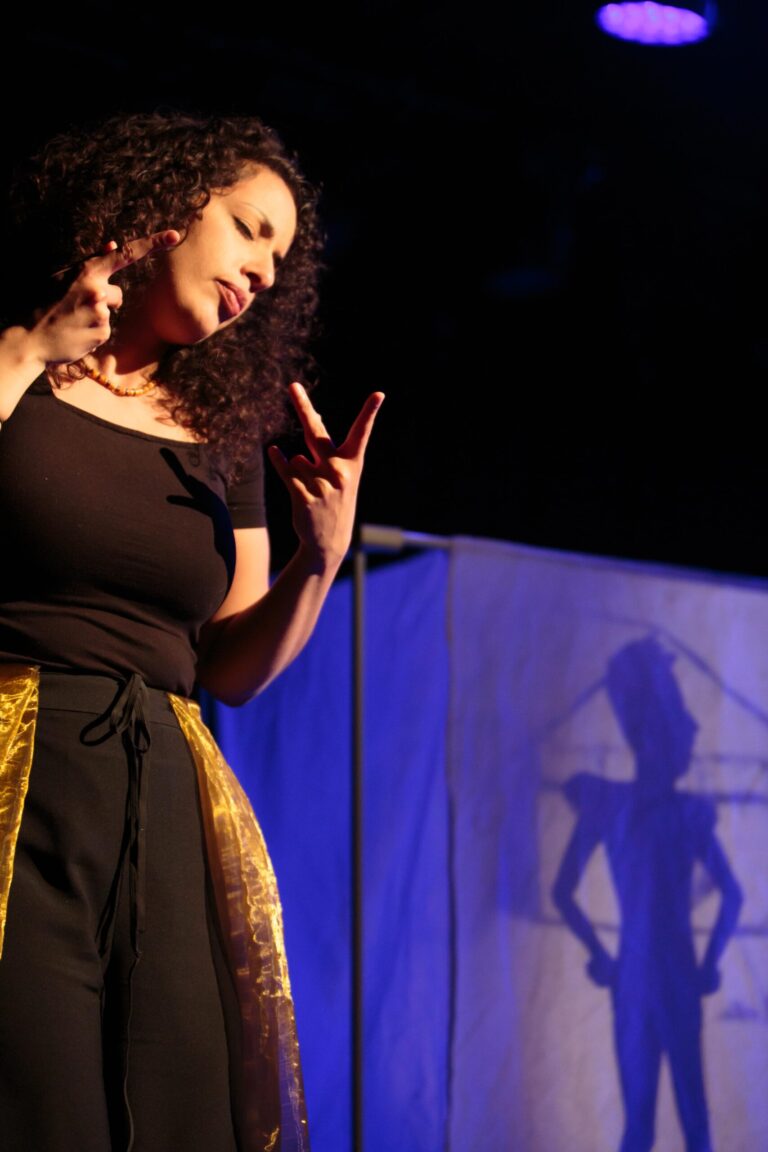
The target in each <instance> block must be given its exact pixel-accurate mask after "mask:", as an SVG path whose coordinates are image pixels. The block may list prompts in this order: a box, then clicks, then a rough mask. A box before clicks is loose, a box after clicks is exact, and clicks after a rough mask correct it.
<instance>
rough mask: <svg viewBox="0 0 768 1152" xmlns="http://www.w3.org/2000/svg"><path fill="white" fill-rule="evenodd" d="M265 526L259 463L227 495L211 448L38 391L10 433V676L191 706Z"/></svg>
mask: <svg viewBox="0 0 768 1152" xmlns="http://www.w3.org/2000/svg"><path fill="white" fill-rule="evenodd" d="M264 526H266V515H265V508H264V477H263V458H262V454H261V452H260V451H259V452H257V453H256V454H255V455H254V458H253V463H252V467H251V469H250V470H249V473H248V475H247V476H246V477H245V478H244V479H243V480H242V482H240V483H238V484H237V485H228V484H227V481H226V478H225V474H224V469H223V466H222V463H221V461H217V460H216V458H215V457H214V455H213V453H210V452H209V451H208V450H207V448H206V447H205V445H203V444H192V443H187V442H183V441H178V440H171V439H168V438H164V437H162V436H153V435H148V434H145V433H143V432H134V431H132V430H130V429H126V428H123V427H121V426H119V425H116V424H112V423H110V422H109V421H106V420H103V419H101V418H100V417H97V416H92V415H91V414H90V413H87V412H83V411H81V410H80V409H79V408H75V407H73V406H72V405H71V404H68V403H66V402H65V401H62V400H60V399H59V398H58V397H57V396H55V395H54V393H53V391H52V389H51V387H50V385H49V383H48V382H47V380H46V379H45V378H41V379H40V380H38V381H37V382H36V383H35V384H34V385H33V386H32V387H31V388H30V389H29V391H28V392H27V393H26V394H25V396H24V397H23V399H22V400H21V401H20V403H19V404H18V405H17V407H16V409H15V410H14V412H13V414H12V415H11V416H10V417H9V419H8V420H7V421H6V422H5V423H4V424H3V426H2V430H1V431H0V663H32V664H38V665H39V666H40V667H42V668H46V669H51V670H57V671H66V670H76V671H81V672H90V673H103V674H106V675H112V676H118V677H124V676H125V675H126V674H130V673H132V672H138V673H140V674H141V675H142V676H143V677H144V679H145V680H146V682H147V684H149V685H150V686H152V687H156V688H163V689H165V690H166V691H170V692H176V693H179V694H181V695H187V696H188V695H190V694H191V693H192V691H193V689H194V684H195V665H196V647H197V642H198V638H199V634H200V628H201V626H202V625H203V624H204V623H205V622H206V620H208V619H210V617H211V616H212V615H213V613H214V612H215V611H216V609H217V608H218V607H219V605H220V604H221V602H222V601H223V599H224V597H225V596H226V593H227V591H228V589H229V587H230V585H231V582H232V577H233V573H234V560H235V545H234V528H248V527H264Z"/></svg>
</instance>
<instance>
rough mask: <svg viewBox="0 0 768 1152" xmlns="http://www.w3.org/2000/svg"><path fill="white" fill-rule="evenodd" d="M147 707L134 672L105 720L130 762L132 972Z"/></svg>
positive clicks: (142, 842)
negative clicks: (121, 742) (121, 741)
mask: <svg viewBox="0 0 768 1152" xmlns="http://www.w3.org/2000/svg"><path fill="white" fill-rule="evenodd" d="M147 705H148V694H147V686H146V684H145V683H144V681H143V679H142V678H141V676H140V675H139V674H138V673H137V672H134V673H133V675H132V676H131V678H130V679H129V680H128V682H127V683H126V685H125V687H124V688H123V689H122V690H121V692H120V695H119V696H118V697H117V700H116V701H115V703H114V704H113V705H112V710H111V712H110V713H109V720H108V723H109V730H110V732H112V733H113V734H114V735H116V736H122V738H123V744H124V746H125V749H126V752H127V754H128V761H129V782H128V812H127V824H128V828H127V840H128V844H127V851H128V862H129V868H130V871H129V881H130V894H131V900H130V906H131V941H132V944H133V952H134V963H133V966H132V968H131V971H133V968H134V967H135V966H136V964H137V963H138V961H139V959H140V957H141V937H142V934H143V932H144V921H145V894H146V840H147V769H148V766H149V746H150V744H151V742H152V739H151V736H150V733H149V726H148V724H147V718H146V712H147Z"/></svg>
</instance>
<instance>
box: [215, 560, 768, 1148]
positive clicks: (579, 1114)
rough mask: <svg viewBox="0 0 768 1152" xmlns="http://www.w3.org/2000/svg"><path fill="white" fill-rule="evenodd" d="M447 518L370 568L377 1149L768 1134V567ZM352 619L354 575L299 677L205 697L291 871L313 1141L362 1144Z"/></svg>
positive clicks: (671, 1144) (290, 940)
mask: <svg viewBox="0 0 768 1152" xmlns="http://www.w3.org/2000/svg"><path fill="white" fill-rule="evenodd" d="M450 543H451V546H450V548H449V549H447V550H446V552H444V553H443V552H439V553H429V554H423V555H419V556H416V557H411V558H408V559H404V560H402V561H397V562H394V563H391V564H389V565H387V566H386V567H383V568H380V569H378V570H376V571H373V572H371V573H369V575H368V578H367V581H366V596H365V602H366V631H365V637H366V644H365V647H366V663H365V699H366V723H365V764H364V770H365V779H364V793H365V802H366V809H365V827H364V839H365V868H364V872H365V875H364V880H365V886H366V900H365V940H366V951H365V961H364V978H365V989H366V997H365V1014H364V1019H365V1046H366V1061H365V1070H364V1079H363V1083H364V1091H365V1152H395V1150H397V1152H446V1150H447V1152H487V1150H488V1149H489V1148H493V1149H494V1152H603V1150H605V1152H617V1150H619V1149H621V1152H641V1150H642V1149H650V1148H652V1147H653V1148H656V1149H658V1150H663V1152H667V1150H669V1152H677V1150H678V1149H680V1150H682V1149H688V1150H689V1152H690V1150H692V1149H696V1150H698V1152H705V1150H706V1149H707V1148H708V1147H710V1146H711V1148H713V1149H715V1150H716V1152H755V1150H756V1149H758V1148H763V1147H768V1103H767V1102H766V1097H765V1093H764V1091H763V1077H764V1074H765V1070H766V1069H768V875H767V869H766V865H767V864H768V849H767V848H766V831H767V823H766V821H767V818H768V774H767V771H766V769H767V768H768V655H767V654H766V652H767V648H766V644H765V637H766V636H767V635H768V589H767V588H766V587H765V585H763V584H761V583H759V582H748V581H741V580H736V579H728V578H725V577H719V576H710V575H708V574H705V573H696V572H687V571H680V570H671V569H664V568H659V567H652V566H648V565H638V564H627V563H623V562H618V561H611V560H602V559H596V558H590V557H586V556H575V555H564V554H557V553H548V552H543V551H540V550H534V549H527V548H521V547H517V546H514V545H508V544H504V543H500V542H495V541H483V540H474V539H455V540H453V541H451V542H450ZM351 622H352V589H351V586H350V584H349V582H348V581H340V582H339V583H338V584H337V586H336V587H335V588H334V589H333V590H332V594H331V597H330V599H329V602H328V604H327V605H326V608H325V610H324V613H323V617H322V619H321V622H320V625H319V627H318V629H317V632H316V633H315V635H314V636H313V638H312V640H311V641H310V644H309V645H308V647H307V649H306V650H305V652H304V653H303V654H302V655H301V656H300V657H299V660H298V661H297V662H296V664H294V666H293V667H292V668H291V669H289V670H288V671H287V672H286V673H285V674H284V676H283V677H282V678H281V679H280V680H279V681H277V682H276V683H275V684H274V685H273V686H272V687H271V688H270V689H268V690H267V692H265V693H264V694H263V695H262V696H261V697H260V698H258V699H257V700H255V701H253V702H252V703H251V704H249V705H247V706H246V707H245V708H242V709H239V710H231V709H227V708H224V707H222V706H215V705H209V719H210V722H211V725H212V727H213V728H214V730H215V731H216V734H217V736H218V738H219V741H220V743H221V745H222V747H223V749H224V751H225V754H226V755H227V757H228V759H229V760H230V763H232V765H233V767H234V768H235V770H236V771H237V773H238V775H239V777H240V779H241V781H242V782H243V784H244V786H245V787H246V789H247V790H248V791H249V793H250V795H251V798H252V800H253V803H254V806H255V808H256V811H257V813H258V815H259V817H260V819H261V821H262V825H263V827H264V831H265V835H266V837H267V842H268V844H269V845H270V849H271V852H272V856H273V860H274V862H275V867H276V871H277V876H278V880H279V882H280V885H281V892H282V895H283V902H284V909H285V918H286V936H287V946H288V957H289V966H290V969H291V973H292V979H293V984H294V993H295V997H296V1005H297V1019H298V1025H299V1038H300V1041H301V1044H302V1052H303V1057H304V1067H305V1078H306V1082H307V1097H308V1106H309V1114H310V1125H311V1130H312V1137H313V1148H314V1152H347V1150H348V1149H350V1148H351V1133H350V1120H349V1111H350V1099H351V1097H350V1089H351V1081H350V1066H349V1044H350V998H349V974H350V967H349V947H350V941H349V908H350V878H349V868H350V862H349V843H350V800H349V794H350V793H349V780H350V772H351V745H352V741H351V731H350V729H351V716H352V705H351V684H352V636H351ZM694 723H695V728H694ZM631 742H633V746H634V748H635V749H636V750H639V754H640V757H641V764H642V768H641V769H640V768H638V763H637V761H636V759H635V754H634V752H633V750H632V747H631ZM577 827H578V829H579V831H578V833H577V839H576V842H575V845H574V848H573V849H572V851H571V853H570V855H569V856H568V857H566V865H565V866H564V873H565V875H564V879H563V881H562V883H561V891H562V892H563V893H565V896H564V898H563V900H562V901H561V902H560V903H559V904H556V903H555V901H554V900H553V885H554V883H555V879H556V877H557V876H558V871H559V870H560V868H561V864H562V862H563V860H564V857H565V854H566V847H567V845H568V843H569V840H570V839H571V837H572V834H573V833H574V830H575V829H576V828H577ZM723 891H724V892H725V905H726V911H727V910H728V908H731V909H732V910H734V911H735V913H736V915H737V917H738V919H737V922H736V924H735V930H733V931H732V933H731V932H730V929H729V926H728V925H725V926H724V928H725V929H726V932H725V935H726V936H727V941H726V944H725V950H724V952H723V954H722V957H721V959H720V962H719V971H720V976H721V981H720V985H719V988H717V990H715V991H712V992H711V993H709V994H706V995H703V994H701V990H700V989H699V986H698V980H699V976H698V974H697V972H696V965H700V962H701V959H702V957H703V955H704V950H705V947H706V944H707V941H708V939H709V936H710V934H711V930H712V927H713V925H714V923H715V921H716V919H717V916H718V911H719V910H720V908H721V907H722V892H723ZM739 898H740V899H739ZM580 915H581V916H582V917H583V918H584V921H585V922H586V923H587V924H588V925H592V929H593V930H594V933H595V938H596V939H598V940H599V941H600V942H601V944H602V947H603V948H604V950H605V957H606V958H607V959H605V963H604V964H603V975H604V976H605V978H606V979H609V978H610V979H611V980H612V981H613V987H612V988H611V987H608V986H607V985H606V984H601V983H596V982H595V980H594V979H591V978H590V976H589V974H588V972H587V970H586V964H587V960H588V953H587V950H586V948H585V945H584V944H583V943H582V941H581V940H579V939H578V938H577V935H576V934H575V931H574V928H576V927H578V924H579V916H580ZM564 917H567V919H568V921H569V922H570V923H571V927H570V928H569V927H568V926H567V921H566V918H564ZM587 931H589V928H587ZM729 933H730V934H729ZM620 950H621V956H622V959H621V963H620V964H616V963H613V961H614V960H615V958H616V957H617V956H619V954H620ZM595 975H596V976H597V977H598V979H600V978H601V973H600V971H599V970H598V971H596V972H595ZM699 1017H700V1019H699ZM616 1036H618V1037H619V1038H620V1040H621V1050H622V1052H623V1053H624V1067H625V1077H624V1080H623V1081H622V1079H621V1077H620V1076H619V1071H618V1064H617V1050H616V1045H615V1037H616ZM659 1046H660V1048H659ZM657 1049H659V1051H660V1052H661V1053H662V1056H661V1057H660V1069H659V1076H658V1083H657V1082H656V1076H655V1061H656V1055H655V1054H657ZM699 1057H700V1058H701V1069H702V1078H703V1079H702V1082H701V1084H699V1085H698V1086H697V1084H696V1078H695V1070H696V1065H697V1061H698V1059H699ZM674 1079H677V1082H678V1084H679V1085H680V1103H681V1106H680V1108H678V1102H677V1099H676V1095H675V1091H674V1088H673V1081H674ZM630 1094H632V1095H633V1098H634V1099H635V1101H636V1103H635V1107H634V1109H633V1115H634V1118H635V1119H634V1123H633V1126H632V1127H631V1129H630V1130H629V1131H628V1132H626V1133H625V1132H624V1116H625V1109H624V1105H625V1100H626V1098H627V1097H628V1096H629V1095H630ZM649 1117H650V1118H651V1120H652V1122H653V1123H655V1128H656V1132H655V1143H654V1142H653V1137H652V1136H651V1135H650V1132H649V1127H648V1125H649ZM705 1119H708V1124H709V1129H710V1134H711V1145H710V1144H708V1143H707V1142H706V1131H705V1127H706V1125H705V1122H704V1121H705ZM686 1129H687V1133H688V1136H687V1142H686V1136H685V1131H686ZM622 1138H623V1140H624V1142H623V1143H622ZM649 1140H651V1143H648V1141H649ZM355 1152H358V1150H355Z"/></svg>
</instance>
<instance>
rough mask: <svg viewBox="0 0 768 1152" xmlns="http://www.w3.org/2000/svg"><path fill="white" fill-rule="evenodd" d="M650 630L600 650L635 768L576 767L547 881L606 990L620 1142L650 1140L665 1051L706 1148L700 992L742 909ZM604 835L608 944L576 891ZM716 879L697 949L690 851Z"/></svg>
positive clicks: (686, 1117) (671, 682) (648, 1144)
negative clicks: (614, 907) (609, 775)
mask: <svg viewBox="0 0 768 1152" xmlns="http://www.w3.org/2000/svg"><path fill="white" fill-rule="evenodd" d="M673 660H674V656H673V655H671V654H670V653H668V652H666V651H665V650H664V649H662V647H661V646H660V645H659V644H658V643H657V641H656V640H655V639H653V638H646V639H643V640H639V641H635V642H633V643H631V644H628V645H626V646H625V647H624V648H622V649H620V650H619V651H618V652H617V653H616V655H615V656H613V658H612V659H611V660H610V661H609V664H608V669H607V674H606V678H605V686H606V689H607V691H608V695H609V698H610V701H611V704H612V707H613V709H614V712H615V714H616V717H617V719H618V721H619V724H620V726H621V729H622V731H623V733H624V736H625V737H626V740H627V742H628V744H629V745H630V747H631V749H632V751H633V753H634V767H635V778H634V780H632V781H629V782H623V781H622V782H619V781H611V780H605V779H602V778H600V777H597V776H594V775H592V774H590V773H578V774H577V775H575V776H573V777H572V778H571V779H570V780H569V781H568V783H567V784H566V786H565V792H566V796H567V798H568V800H569V802H570V803H571V805H572V806H573V808H574V809H575V811H576V813H577V821H576V825H575V827H574V830H573V833H572V836H571V839H570V842H569V844H568V846H567V848H566V850H565V853H564V855H563V859H562V861H561V864H560V868H559V872H558V875H557V878H556V880H555V884H554V886H553V891H552V895H553V898H554V902H555V904H556V905H557V907H558V909H559V911H560V912H561V914H562V916H563V919H564V920H565V923H566V924H567V925H568V926H569V927H570V929H571V930H572V931H573V932H574V933H575V934H576V936H577V937H578V938H579V939H580V940H581V941H582V943H583V944H584V945H585V947H586V948H587V950H588V951H589V955H590V959H589V961H588V964H587V973H588V975H589V977H590V978H591V979H592V980H593V981H594V983H595V984H598V985H600V986H604V987H608V988H610V990H611V994H612V998H613V1013H614V1038H615V1046H616V1058H617V1064H618V1070H619V1078H620V1083H621V1090H622V1094H623V1102H624V1115H625V1127H624V1134H623V1138H622V1141H621V1145H620V1152H651V1149H652V1148H653V1145H654V1139H655V1120H656V1105H657V1096H658V1089H659V1075H660V1071H661V1061H662V1057H663V1056H664V1055H665V1054H666V1057H667V1060H668V1062H669V1069H670V1073H671V1077H672V1084H673V1089H674V1096H675V1104H676V1107H677V1114H678V1117H679V1120H680V1124H681V1127H682V1130H683V1133H684V1136H685V1147H686V1150H687V1152H712V1144H711V1137H710V1130H709V1117H708V1108H707V1100H706V1090H705V1082H704V1070H703V1060H702V1051H701V1028H702V1013H701V997H702V996H705V995H707V994H708V993H712V992H714V991H716V990H717V988H718V987H719V983H720V976H719V971H718V962H719V960H720V957H721V955H722V953H723V951H724V949H725V947H726V944H727V942H728V940H729V938H730V936H731V935H732V933H733V931H734V929H735V927H736V923H737V921H738V917H739V912H740V909H741V903H742V895H741V889H740V887H739V885H738V883H737V882H736V880H735V878H734V876H733V874H732V872H731V869H730V867H729V865H728V861H727V860H726V857H725V854H724V852H723V849H722V847H721V845H720V843H719V841H718V839H717V837H716V835H715V819H716V817H715V810H714V807H713V806H712V805H711V804H710V802H709V801H708V800H706V799H704V798H703V797H701V796H696V795H693V794H691V793H689V792H683V791H681V790H678V789H677V787H676V784H677V781H678V780H679V779H680V778H681V777H682V776H684V775H685V773H686V772H687V770H688V767H689V764H690V759H691V754H692V751H693V745H694V741H695V737H696V732H697V728H698V726H697V724H696V721H695V720H694V718H693V717H692V716H691V714H690V713H689V712H688V710H687V708H686V706H685V702H684V700H683V697H682V694H681V691H680V687H679V685H678V683H677V680H676V679H675V676H674V674H673V671H672V663H673ZM601 843H602V844H603V845H604V847H605V851H606V854H607V858H608V862H609V867H610V871H611V879H612V882H613V885H614V888H615V891H616V895H617V899H618V904H619V913H620V935H619V946H618V954H617V955H616V956H615V957H613V956H612V955H610V953H609V952H608V951H607V949H606V948H605V946H604V945H603V943H602V941H601V940H600V937H599V936H598V934H597V932H596V930H595V927H594V926H593V924H592V923H591V921H590V920H589V918H588V916H586V915H585V913H584V912H583V910H582V909H581V907H580V906H579V904H578V903H577V901H576V899H575V895H574V894H575V891H576V888H577V886H578V883H579V880H580V878H581V876H582V874H583V872H584V870H585V868H586V865H587V862H588V860H589V858H590V856H591V855H592V853H593V852H594V850H595V849H596V848H597V846H598V844H601ZM696 861H699V862H700V863H701V864H702V865H703V866H704V867H705V868H706V870H707V872H708V873H709V876H710V878H711V880H712V882H713V883H714V885H715V886H716V887H717V888H718V889H719V892H720V907H719V912H718V916H717V920H716V922H715V924H714V927H713V929H712V931H711V933H710V935H709V939H708V941H707V945H706V948H705V949H704V954H703V956H702V958H701V959H699V958H698V956H697V954H696V948H695V943H694V934H693V928H692V924H691V904H692V881H693V870H694V864H695V862H696Z"/></svg>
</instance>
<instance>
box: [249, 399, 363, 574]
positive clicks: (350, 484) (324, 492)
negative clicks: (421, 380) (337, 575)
mask: <svg viewBox="0 0 768 1152" xmlns="http://www.w3.org/2000/svg"><path fill="white" fill-rule="evenodd" d="M290 393H291V399H292V401H293V405H294V407H295V409H296V411H297V413H298V416H299V419H300V421H301V426H302V428H303V431H304V440H305V442H306V445H307V454H306V455H304V454H299V455H296V456H293V457H291V459H287V458H286V457H285V456H284V455H283V453H282V452H281V451H280V449H279V448H278V447H277V446H276V445H274V444H273V445H270V447H269V449H268V452H269V458H270V460H271V461H272V463H273V465H274V466H275V468H276V470H277V472H278V474H279V476H280V478H281V479H282V481H283V483H284V484H285V486H286V488H287V489H288V493H289V495H290V498H291V508H292V513H293V527H294V531H295V532H296V535H297V536H298V538H299V540H300V541H301V543H302V544H303V545H304V546H305V547H307V548H309V549H311V550H312V553H313V554H314V555H315V556H316V557H317V560H318V562H319V563H320V564H321V565H322V566H325V565H331V566H335V565H338V564H340V563H341V561H342V560H343V559H344V556H345V555H346V553H347V551H348V549H349V546H350V544H351V541H352V532H353V529H354V522H355V512H356V507H357V493H358V489H359V487H360V478H361V475H362V470H363V459H364V456H365V449H366V447H367V444H368V440H369V438H370V435H371V431H372V430H373V423H374V420H375V418H376V413H377V412H378V410H379V408H380V407H381V405H382V402H383V400H384V393H383V392H372V393H371V395H370V396H369V397H368V398H367V400H366V401H365V403H364V404H363V407H362V408H361V410H360V412H359V413H358V415H357V417H356V419H355V420H354V422H353V424H352V427H351V428H350V430H349V432H348V434H347V436H346V439H345V440H344V441H343V442H342V443H341V444H340V445H339V446H338V447H336V445H335V444H334V442H333V440H332V439H331V437H330V435H329V434H328V431H327V429H326V427H325V424H324V423H323V421H322V419H321V417H320V414H319V413H318V412H317V410H316V409H315V407H314V406H313V404H312V402H311V401H310V399H309V396H308V395H307V392H306V391H305V389H304V388H303V387H302V386H301V384H297V383H294V384H291V387H290Z"/></svg>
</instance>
